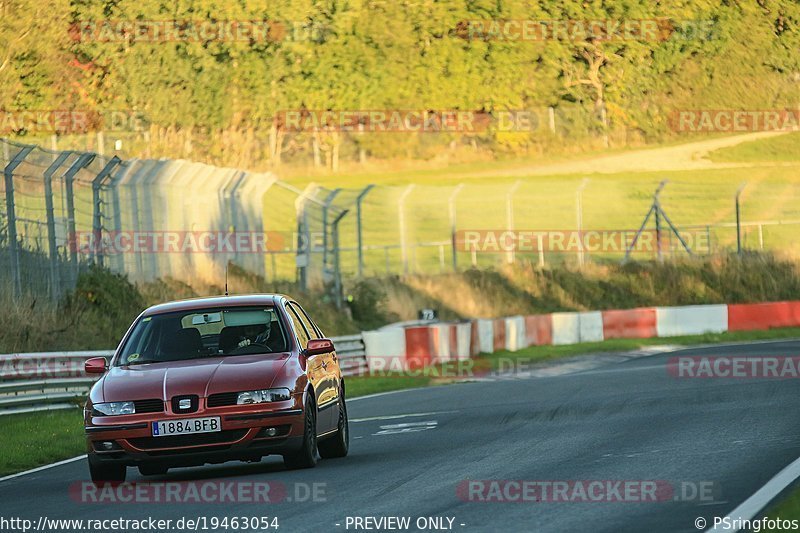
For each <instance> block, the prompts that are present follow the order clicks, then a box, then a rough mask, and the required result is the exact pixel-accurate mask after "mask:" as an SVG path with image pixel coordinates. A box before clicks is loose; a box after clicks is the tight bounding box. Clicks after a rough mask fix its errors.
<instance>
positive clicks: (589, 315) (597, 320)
mask: <svg viewBox="0 0 800 533" xmlns="http://www.w3.org/2000/svg"><path fill="white" fill-rule="evenodd" d="M578 335H579V338H580V342H600V341H602V340H603V314H602V313H601V312H600V311H584V312H582V313H578Z"/></svg>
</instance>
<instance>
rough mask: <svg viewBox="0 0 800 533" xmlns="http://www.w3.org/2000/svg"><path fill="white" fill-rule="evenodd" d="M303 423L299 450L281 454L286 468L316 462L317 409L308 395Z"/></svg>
mask: <svg viewBox="0 0 800 533" xmlns="http://www.w3.org/2000/svg"><path fill="white" fill-rule="evenodd" d="M304 411H305V417H304V419H303V420H304V423H303V430H304V431H303V444H302V445H301V446H300V450H299V451H297V452H295V453H291V454H286V455H284V456H283V463H284V464H285V465H286V468H290V469H296V468H312V467H314V466H316V464H317V409H316V407H315V406H314V402H313V400H312V399H311V397H310V396H309V398H308V399H307V400H306V406H305V409H304Z"/></svg>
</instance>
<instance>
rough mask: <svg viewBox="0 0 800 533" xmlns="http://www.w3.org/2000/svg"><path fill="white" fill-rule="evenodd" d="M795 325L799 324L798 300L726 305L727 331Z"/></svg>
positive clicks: (799, 303)
mask: <svg viewBox="0 0 800 533" xmlns="http://www.w3.org/2000/svg"><path fill="white" fill-rule="evenodd" d="M797 326H800V302H769V303H763V304H731V305H729V306H728V331H748V330H756V329H772V328H791V327H797Z"/></svg>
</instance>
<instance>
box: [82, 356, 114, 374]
mask: <svg viewBox="0 0 800 533" xmlns="http://www.w3.org/2000/svg"><path fill="white" fill-rule="evenodd" d="M83 369H84V371H86V373H87V374H103V373H104V372H105V371H106V370H108V362H107V361H106V358H105V357H92V358H91V359H87V360H86V362H85V363H84V364H83Z"/></svg>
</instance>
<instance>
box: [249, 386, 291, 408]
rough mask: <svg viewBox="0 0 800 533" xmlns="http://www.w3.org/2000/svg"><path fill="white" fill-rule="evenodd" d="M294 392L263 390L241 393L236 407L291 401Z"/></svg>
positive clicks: (287, 390)
mask: <svg viewBox="0 0 800 533" xmlns="http://www.w3.org/2000/svg"><path fill="white" fill-rule="evenodd" d="M291 397H292V391H290V390H289V389H261V390H249V391H245V392H240V393H239V396H238V397H237V398H236V405H247V404H251V403H267V402H281V401H284V400H289V399H291Z"/></svg>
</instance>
